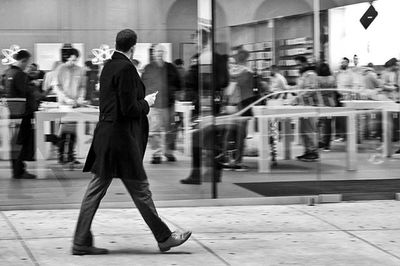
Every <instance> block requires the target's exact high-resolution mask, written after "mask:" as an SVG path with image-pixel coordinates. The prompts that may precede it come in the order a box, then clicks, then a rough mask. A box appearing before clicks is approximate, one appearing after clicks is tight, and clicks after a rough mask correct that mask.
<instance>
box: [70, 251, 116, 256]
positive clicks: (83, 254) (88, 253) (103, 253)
mask: <svg viewBox="0 0 400 266" xmlns="http://www.w3.org/2000/svg"><path fill="white" fill-rule="evenodd" d="M106 254H108V252H102V253H90V252H86V251H77V250H73V251H72V255H74V256H85V255H91V256H96V255H106Z"/></svg>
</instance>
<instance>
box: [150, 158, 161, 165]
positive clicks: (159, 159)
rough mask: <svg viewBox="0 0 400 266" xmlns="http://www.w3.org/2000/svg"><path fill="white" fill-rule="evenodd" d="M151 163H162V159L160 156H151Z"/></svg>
mask: <svg viewBox="0 0 400 266" xmlns="http://www.w3.org/2000/svg"><path fill="white" fill-rule="evenodd" d="M150 163H151V164H161V163H162V159H161V157H153V159H151V162H150Z"/></svg>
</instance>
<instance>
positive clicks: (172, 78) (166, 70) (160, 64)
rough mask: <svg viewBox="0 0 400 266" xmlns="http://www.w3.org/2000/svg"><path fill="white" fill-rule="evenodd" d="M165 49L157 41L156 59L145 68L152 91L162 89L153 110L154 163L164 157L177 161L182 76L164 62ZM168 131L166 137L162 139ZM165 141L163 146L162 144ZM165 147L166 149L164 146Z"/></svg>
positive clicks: (151, 125)
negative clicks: (177, 99)
mask: <svg viewBox="0 0 400 266" xmlns="http://www.w3.org/2000/svg"><path fill="white" fill-rule="evenodd" d="M164 54H165V48H164V47H163V46H162V45H161V44H157V45H155V46H154V47H153V49H152V59H153V60H152V61H151V62H150V64H148V65H147V66H146V67H145V68H144V71H143V75H142V79H143V83H144V85H145V86H146V88H147V89H148V90H149V92H156V91H158V92H159V94H158V96H157V100H156V102H155V103H154V108H152V109H151V110H150V114H149V119H150V132H151V136H150V145H151V149H152V150H153V151H152V153H153V155H152V160H151V163H153V164H160V163H161V162H162V156H163V154H164V156H165V157H166V158H167V160H168V161H169V162H174V161H176V158H175V156H174V154H173V151H174V150H175V142H176V134H177V130H176V124H175V94H176V92H177V91H179V90H181V87H182V84H181V78H180V75H179V72H178V70H177V69H176V67H175V66H174V65H173V64H171V63H168V62H165V61H164ZM161 132H165V140H164V141H163V140H162V139H161ZM162 142H164V143H165V147H162V145H161V143H162ZM163 148H164V149H163Z"/></svg>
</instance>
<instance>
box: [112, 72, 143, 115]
mask: <svg viewBox="0 0 400 266" xmlns="http://www.w3.org/2000/svg"><path fill="white" fill-rule="evenodd" d="M135 72H136V71H135V69H134V68H133V66H132V67H130V66H127V67H125V68H123V69H122V71H121V73H120V75H119V78H118V98H119V99H118V101H119V102H120V109H121V110H120V111H121V113H122V115H123V116H126V117H135V118H138V117H140V116H141V115H143V114H148V113H149V111H150V107H149V105H148V103H147V101H146V100H144V99H143V98H141V99H139V98H138V90H139V84H138V83H139V82H138V77H137V73H135ZM135 74H136V75H135Z"/></svg>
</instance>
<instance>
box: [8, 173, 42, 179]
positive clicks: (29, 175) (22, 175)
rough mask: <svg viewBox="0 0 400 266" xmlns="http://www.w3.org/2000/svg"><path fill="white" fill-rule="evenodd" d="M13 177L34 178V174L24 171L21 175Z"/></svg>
mask: <svg viewBox="0 0 400 266" xmlns="http://www.w3.org/2000/svg"><path fill="white" fill-rule="evenodd" d="M13 178H14V179H36V176H35V175H33V174H30V173H28V172H24V173H23V174H21V175H17V176H13Z"/></svg>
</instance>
